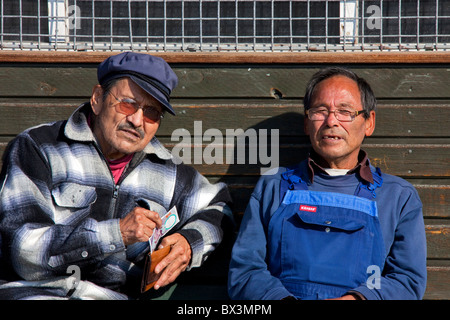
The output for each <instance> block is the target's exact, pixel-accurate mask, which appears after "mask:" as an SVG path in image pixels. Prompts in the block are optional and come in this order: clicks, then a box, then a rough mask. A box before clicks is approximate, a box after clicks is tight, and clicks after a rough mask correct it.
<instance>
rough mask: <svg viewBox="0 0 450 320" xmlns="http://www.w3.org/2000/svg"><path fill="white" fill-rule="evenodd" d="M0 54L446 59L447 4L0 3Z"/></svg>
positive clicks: (424, 0)
mask: <svg viewBox="0 0 450 320" xmlns="http://www.w3.org/2000/svg"><path fill="white" fill-rule="evenodd" d="M0 17H1V25H0V41H1V49H2V50H11V49H16V50H17V49H18V50H67V51H86V50H87V51H93V50H97V51H122V50H135V51H140V50H142V51H199V52H206V51H255V52H257V51H277V52H283V51H286V52H301V51H361V50H371V51H380V50H391V51H399V50H409V51H421V50H434V51H437V50H440V51H441V50H449V49H450V0H291V1H287V0H271V1H265V0H240V1H238V0H152V1H149V0H147V1H144V0H105V1H102V0H95V1H94V0H1V2H0Z"/></svg>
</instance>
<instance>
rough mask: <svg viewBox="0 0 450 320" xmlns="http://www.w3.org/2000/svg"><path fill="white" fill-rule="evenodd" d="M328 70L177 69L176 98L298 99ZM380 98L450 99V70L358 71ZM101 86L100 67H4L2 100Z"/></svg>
mask: <svg viewBox="0 0 450 320" xmlns="http://www.w3.org/2000/svg"><path fill="white" fill-rule="evenodd" d="M321 67H323V66H320V65H318V66H309V67H304V66H289V65H274V66H260V65H248V66H228V65H227V66H221V67H218V66H204V67H198V66H195V65H190V66H181V65H174V66H173V69H174V71H175V73H176V74H177V76H178V78H179V84H178V86H177V87H176V88H175V90H174V91H173V93H172V97H173V98H199V97H202V98H223V97H228V98H252V99H253V98H267V99H273V98H274V96H275V97H281V98H284V99H297V98H301V97H303V95H304V91H305V87H306V84H307V82H308V80H309V79H310V78H311V76H312V75H313V74H314V73H315V72H316V71H318V70H319V69H320V68H321ZM353 70H354V71H355V72H356V73H358V74H359V75H360V76H362V77H364V78H366V79H367V80H368V82H369V83H370V84H371V86H372V88H373V90H374V93H375V95H376V96H377V98H395V99H398V98H405V99H413V98H448V90H447V89H448V87H450V76H449V75H450V69H449V68H448V67H442V66H441V67H432V68H423V67H403V68H400V67H392V68H385V69H382V70H383V71H382V72H380V68H376V67H368V66H354V67H353ZM95 84H97V74H96V65H76V66H73V65H70V64H68V65H58V66H53V67H51V66H39V65H35V66H32V65H29V66H27V67H26V68H25V67H22V66H11V65H3V66H0V97H13V96H21V97H25V96H30V97H32V96H37V97H77V96H78V97H85V96H89V95H90V94H91V92H92V87H93V86H94V85H95Z"/></svg>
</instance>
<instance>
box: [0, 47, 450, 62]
mask: <svg viewBox="0 0 450 320" xmlns="http://www.w3.org/2000/svg"><path fill="white" fill-rule="evenodd" d="M148 53H149V54H152V55H155V56H159V57H162V58H163V59H165V60H166V61H167V62H169V63H196V64H206V63H226V64H242V63H261V64H272V63H283V64H294V63H295V64H298V63H302V64H311V63H333V64H343V63H345V64H348V63H352V64H360V63H382V64H384V63H389V64H392V63H395V64H411V63H424V64H434V63H450V56H449V55H448V53H447V52H445V51H442V52H439V51H434V52H430V51H428V52H427V51H422V52H407V51H405V52H394V51H384V52H383V51H381V52H378V51H377V52H370V51H366V52H148ZM115 54H118V52H103V51H97V52H95V51H94V52H90V51H84V52H83V51H79V52H72V51H71V52H68V51H49V52H45V51H25V50H22V51H20V50H16V51H7V50H3V51H0V60H1V61H2V62H17V63H36V62H39V63H51V64H55V63H100V62H101V61H103V60H104V59H106V58H108V57H109V56H111V55H115Z"/></svg>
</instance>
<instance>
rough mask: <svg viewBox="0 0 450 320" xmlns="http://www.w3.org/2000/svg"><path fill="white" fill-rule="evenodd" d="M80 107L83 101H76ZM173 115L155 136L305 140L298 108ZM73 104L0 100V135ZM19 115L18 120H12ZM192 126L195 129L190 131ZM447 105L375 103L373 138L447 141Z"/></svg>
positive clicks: (187, 110) (55, 116)
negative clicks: (266, 134) (250, 133)
mask: <svg viewBox="0 0 450 320" xmlns="http://www.w3.org/2000/svg"><path fill="white" fill-rule="evenodd" d="M79 101H80V103H81V102H83V101H87V99H86V100H79ZM173 105H174V109H175V112H176V116H175V117H172V116H170V115H168V116H166V117H165V118H164V119H163V121H162V125H161V127H160V128H159V130H158V136H169V137H170V136H172V134H173V133H174V131H175V130H179V129H185V130H187V131H188V132H189V133H190V134H196V133H197V132H199V131H200V134H203V133H204V132H205V131H206V130H208V129H218V130H220V131H221V132H222V133H223V135H225V134H226V130H227V129H243V130H244V131H246V130H248V129H250V128H252V129H255V130H258V131H259V130H260V129H267V130H272V129H278V130H279V135H280V136H291V137H305V133H304V131H303V122H304V113H303V105H302V104H300V103H299V104H298V105H297V104H295V105H293V104H291V103H287V104H284V103H280V104H270V103H266V104H264V103H262V102H261V103H258V104H254V103H249V104H242V103H240V104H214V102H213V103H209V104H207V103H206V102H205V103H204V104H196V105H191V104H189V105H187V104H177V101H174V102H173ZM77 106H78V104H76V103H69V102H58V103H52V102H47V103H44V102H41V103H23V102H8V101H5V100H3V102H0V114H1V115H2V116H1V117H0V135H16V134H18V133H20V132H21V131H23V130H25V129H26V128H29V127H32V126H35V125H38V124H41V123H47V122H52V121H56V120H61V119H67V118H68V117H69V116H70V114H71V113H72V112H73V111H74V110H75V108H76V107H77ZM18 115H20V117H19V116H18ZM195 121H200V122H197V124H198V126H197V130H196V129H195V124H196V122H195ZM449 127H450V102H449V103H448V104H445V103H444V104H441V103H440V104H432V103H431V102H428V103H426V104H418V103H416V104H415V105H410V104H406V105H402V104H393V105H391V104H382V103H381V104H380V105H379V106H378V111H377V124H376V129H375V132H374V135H373V137H448V136H449V133H448V128H449Z"/></svg>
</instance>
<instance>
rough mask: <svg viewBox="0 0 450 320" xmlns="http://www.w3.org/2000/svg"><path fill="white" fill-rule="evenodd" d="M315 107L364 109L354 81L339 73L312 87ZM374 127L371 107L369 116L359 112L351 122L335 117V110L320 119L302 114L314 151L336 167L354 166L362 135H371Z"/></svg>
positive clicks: (331, 109) (329, 109)
mask: <svg viewBox="0 0 450 320" xmlns="http://www.w3.org/2000/svg"><path fill="white" fill-rule="evenodd" d="M318 107H320V108H326V109H328V111H334V110H337V109H348V110H353V111H359V110H363V106H362V103H361V94H360V92H359V88H358V85H357V83H356V82H355V81H353V80H352V79H350V78H347V77H345V76H341V75H337V76H333V77H331V78H328V79H325V80H323V81H321V82H319V83H318V84H317V85H316V88H315V89H314V92H313V96H312V99H311V107H310V109H312V108H318ZM374 129H375V112H374V111H371V112H370V117H369V118H368V119H366V118H364V116H363V115H361V116H357V117H355V119H354V120H353V121H351V122H340V121H338V120H337V119H336V117H335V114H334V113H329V115H328V117H327V118H326V119H324V120H320V121H312V120H310V119H308V118H305V133H306V134H307V135H309V137H310V140H311V144H312V147H313V149H314V151H316V153H318V154H319V155H320V156H321V157H322V158H323V160H325V161H326V162H327V163H326V164H323V165H326V166H328V167H330V168H336V169H352V168H353V167H355V166H356V164H357V163H358V154H359V150H360V147H361V144H362V142H363V140H364V137H366V136H370V135H372V133H373V131H374Z"/></svg>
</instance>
